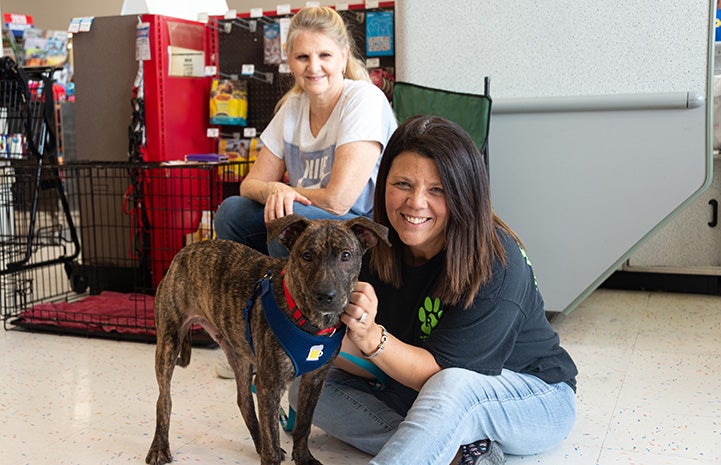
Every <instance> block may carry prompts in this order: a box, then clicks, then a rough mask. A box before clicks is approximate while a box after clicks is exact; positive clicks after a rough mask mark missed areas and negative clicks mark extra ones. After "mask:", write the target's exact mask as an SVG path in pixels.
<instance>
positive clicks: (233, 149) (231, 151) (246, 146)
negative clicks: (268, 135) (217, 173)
mask: <svg viewBox="0 0 721 465" xmlns="http://www.w3.org/2000/svg"><path fill="white" fill-rule="evenodd" d="M262 146H263V144H262V142H261V141H260V139H259V138H257V137H254V138H252V139H220V140H219V141H218V153H219V154H222V155H227V156H228V161H229V162H246V163H241V164H239V165H237V166H236V165H234V166H233V167H232V168H233V171H235V174H236V175H237V176H238V178H243V177H245V176H246V175H247V174H248V171H250V167H251V166H252V165H253V162H254V161H255V159H256V158H257V156H258V152H259V151H260V149H261V147H262ZM221 174H222V173H221Z"/></svg>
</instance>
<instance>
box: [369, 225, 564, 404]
mask: <svg viewBox="0 0 721 465" xmlns="http://www.w3.org/2000/svg"><path fill="white" fill-rule="evenodd" d="M498 234H499V237H500V238H501V242H502V244H503V247H504V249H505V253H506V265H505V266H504V265H503V264H502V263H500V261H498V260H496V263H495V264H494V266H493V277H492V279H491V280H490V281H489V282H488V283H487V284H486V285H484V286H482V288H481V289H480V290H479V292H478V294H477V295H476V297H475V299H474V301H473V304H472V306H471V307H469V308H467V309H463V308H462V306H448V305H445V304H443V303H441V302H440V301H439V299H438V298H437V297H435V296H434V294H433V289H434V288H435V283H436V281H437V280H438V279H441V278H442V274H443V263H444V258H445V257H444V253H443V252H441V253H439V254H438V255H436V256H435V257H433V258H432V259H431V260H429V261H428V262H427V263H425V264H423V265H421V266H419V267H410V266H407V265H404V266H403V285H402V286H401V288H400V289H396V288H394V287H393V286H392V285H389V284H385V283H383V282H382V281H380V279H379V278H378V276H377V275H376V274H375V272H372V271H371V270H370V267H369V266H368V264H367V261H366V263H365V264H364V267H363V270H362V272H361V277H360V279H361V280H362V281H367V282H369V283H371V284H372V285H373V287H374V289H375V292H376V294H377V296H378V301H379V304H378V315H377V317H376V321H377V322H378V323H379V324H382V325H384V326H385V327H386V329H388V331H389V332H390V333H392V334H393V335H394V336H395V337H397V338H398V339H400V340H401V341H403V342H405V343H408V344H412V345H415V346H420V347H424V348H425V349H427V350H428V351H429V352H431V354H433V356H434V357H435V359H436V362H437V363H438V364H439V365H440V366H441V367H442V368H451V367H460V368H466V369H469V370H473V371H476V372H478V373H482V374H486V375H499V374H500V373H501V370H502V369H504V368H505V369H508V370H512V371H515V372H518V373H527V374H531V375H533V376H536V377H538V378H540V379H542V380H544V381H545V382H547V383H549V384H554V383H560V382H566V383H568V384H569V385H570V386H571V387H572V388H574V390H575V387H576V380H575V376H576V374H577V373H578V370H577V369H576V365H575V364H574V362H573V360H572V359H571V357H570V355H569V354H568V353H567V352H566V351H565V350H564V349H563V348H562V347H561V346H560V345H559V337H558V334H557V333H556V332H555V331H554V330H553V328H552V327H551V325H550V324H549V323H548V320H547V319H546V315H545V309H544V304H543V298H542V297H541V293H540V292H539V290H538V287H537V284H536V279H535V276H534V274H533V268H532V266H531V263H530V261H529V260H528V257H527V256H526V253H525V252H524V251H523V250H522V249H521V247H520V245H519V244H518V243H517V242H516V241H515V240H514V239H513V238H512V237H511V236H510V235H509V234H508V233H506V232H505V231H504V230H502V229H500V228H499V229H498ZM416 396H417V392H416V391H415V390H413V389H410V388H408V387H405V386H402V385H401V384H399V383H397V382H394V381H392V380H390V381H389V383H388V385H387V387H386V390H385V392H384V393H382V394H381V393H379V397H382V398H384V399H385V400H386V401H387V402H388V403H389V405H391V406H392V407H393V408H394V409H396V410H397V411H399V412H400V413H401V414H405V412H407V410H408V408H410V405H411V404H412V403H413V401H414V400H415V398H416Z"/></svg>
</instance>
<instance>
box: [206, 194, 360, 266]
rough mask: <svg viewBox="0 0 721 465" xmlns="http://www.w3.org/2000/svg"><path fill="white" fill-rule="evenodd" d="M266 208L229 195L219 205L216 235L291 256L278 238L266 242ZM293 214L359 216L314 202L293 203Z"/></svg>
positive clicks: (348, 217)
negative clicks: (308, 204) (319, 206)
mask: <svg viewBox="0 0 721 465" xmlns="http://www.w3.org/2000/svg"><path fill="white" fill-rule="evenodd" d="M264 209H265V206H264V205H263V204H260V203H258V202H255V201H253V200H250V199H249V198H247V197H242V196H239V195H234V196H231V197H228V198H226V199H225V200H223V202H222V203H221V204H220V206H219V207H218V211H216V212H215V220H214V226H215V234H216V237H217V238H218V239H229V240H231V241H235V242H240V243H241V244H245V245H247V246H249V247H252V248H253V249H255V250H257V251H258V252H261V253H264V254H267V255H271V256H273V257H283V256H286V255H288V250H287V249H286V248H285V246H283V244H281V243H280V242H278V240H277V239H276V240H274V241H272V242H270V243H267V238H268V230H267V229H266V228H265V219H264V218H263V212H264ZM293 213H297V214H299V215H301V216H304V217H306V218H308V219H309V220H317V219H334V220H347V219H350V218H355V217H356V216H358V215H355V214H353V213H347V214H346V215H343V216H336V215H334V214H332V213H329V212H327V211H326V210H323V209H322V208H318V207H314V206H312V205H311V206H306V205H303V204H301V203H298V202H295V203H294V204H293Z"/></svg>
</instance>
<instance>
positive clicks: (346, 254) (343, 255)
mask: <svg viewBox="0 0 721 465" xmlns="http://www.w3.org/2000/svg"><path fill="white" fill-rule="evenodd" d="M340 259H341V261H344V262H347V261H348V260H350V259H351V253H350V252H348V251H347V250H344V251H343V252H341V254H340Z"/></svg>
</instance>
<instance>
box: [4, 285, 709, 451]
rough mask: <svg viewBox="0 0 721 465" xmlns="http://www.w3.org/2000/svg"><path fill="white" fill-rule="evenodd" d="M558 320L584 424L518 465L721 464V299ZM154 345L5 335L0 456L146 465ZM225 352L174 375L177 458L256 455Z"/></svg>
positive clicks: (625, 298) (612, 302)
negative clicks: (219, 374) (219, 368)
mask: <svg viewBox="0 0 721 465" xmlns="http://www.w3.org/2000/svg"><path fill="white" fill-rule="evenodd" d="M553 325H554V327H555V328H556V329H557V331H558V332H559V333H560V334H561V341H562V344H563V345H564V346H565V347H566V348H567V349H568V350H569V352H571V354H572V355H573V357H574V358H575V360H576V362H577V364H578V366H579V368H580V370H581V374H580V376H579V378H578V383H579V391H578V422H577V425H576V428H575V430H574V431H573V433H572V434H571V436H570V437H569V438H568V439H567V440H566V441H565V442H564V443H563V444H561V445H560V446H559V447H557V448H556V449H554V450H552V451H550V452H548V453H546V454H543V455H541V456H533V457H509V458H508V460H507V463H508V464H523V463H529V464H531V463H539V464H549V465H550V464H553V465H557V464H574V465H593V464H598V465H610V464H639V465H661V464H669V465H670V464H673V465H710V464H719V463H721V297H719V296H699V295H684V294H664V293H649V292H640V291H639V292H631V291H616V290H605V289H604V290H598V291H596V292H594V293H593V294H592V295H591V296H590V297H589V298H588V299H586V300H585V301H584V302H583V303H582V304H581V305H580V306H579V307H578V308H577V309H576V310H575V311H574V312H573V313H572V314H571V315H569V316H563V315H561V316H558V317H557V318H556V319H554V321H553ZM153 351H154V346H152V345H149V344H143V343H134V342H117V341H108V340H100V339H85V338H79V337H74V336H60V335H51V334H37V333H28V332H23V331H17V330H12V331H2V330H0V354H1V358H0V416H1V417H2V423H1V425H2V426H0V463H2V464H8V465H17V464H30V465H44V464H53V465H62V464H82V465H85V464H92V465H97V464H119V463H132V464H141V463H144V458H145V453H146V451H147V448H148V446H149V445H150V441H151V437H152V434H153V428H154V421H155V420H154V418H155V399H156V395H157V387H156V384H155V379H154V375H153ZM217 354H218V352H217V351H215V350H210V349H195V350H194V351H193V361H192V363H191V364H190V366H189V367H188V368H186V369H178V370H176V375H175V377H174V379H173V381H174V383H173V389H174V395H173V401H174V406H173V407H174V410H173V417H172V421H171V447H172V452H173V454H174V457H175V461H176V462H188V463H202V464H208V463H221V464H243V465H244V464H256V463H258V457H257V455H256V453H255V451H254V448H253V446H252V442H251V440H250V438H249V436H248V434H247V432H246V430H245V427H244V425H243V422H242V419H241V418H240V415H239V413H238V410H237V408H236V406H235V404H234V397H235V394H234V386H233V383H232V382H230V381H223V380H219V379H217V378H215V376H214V374H213V365H214V363H215V361H216V359H217ZM282 436H283V441H284V444H285V446H284V447H285V448H286V450H290V440H289V438H288V436H287V435H286V434H283V435H282ZM311 449H312V450H313V451H314V453H315V455H316V457H317V458H318V459H319V460H321V461H322V462H324V463H325V464H335V465H356V464H365V463H367V460H368V456H366V455H365V454H363V453H361V452H358V451H356V450H355V449H353V448H352V447H349V446H346V445H344V444H342V443H340V442H338V441H336V440H334V439H332V438H330V437H328V436H327V435H325V434H324V433H322V432H320V431H314V432H313V436H312V444H311Z"/></svg>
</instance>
